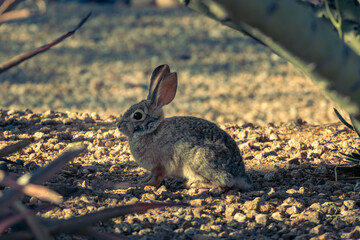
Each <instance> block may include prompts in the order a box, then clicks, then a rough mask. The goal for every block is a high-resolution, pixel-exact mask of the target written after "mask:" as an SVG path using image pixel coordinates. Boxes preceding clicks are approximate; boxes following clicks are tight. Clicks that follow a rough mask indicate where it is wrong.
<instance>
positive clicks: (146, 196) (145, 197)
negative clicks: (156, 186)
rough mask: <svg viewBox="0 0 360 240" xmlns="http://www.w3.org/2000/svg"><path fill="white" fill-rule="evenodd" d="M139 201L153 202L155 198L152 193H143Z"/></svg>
mask: <svg viewBox="0 0 360 240" xmlns="http://www.w3.org/2000/svg"><path fill="white" fill-rule="evenodd" d="M141 199H143V200H150V201H154V200H155V199H156V196H155V194H152V193H144V194H143V195H142V196H141Z"/></svg>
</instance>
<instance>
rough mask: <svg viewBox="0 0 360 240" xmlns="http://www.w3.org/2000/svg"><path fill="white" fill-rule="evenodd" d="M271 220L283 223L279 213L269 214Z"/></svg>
mask: <svg viewBox="0 0 360 240" xmlns="http://www.w3.org/2000/svg"><path fill="white" fill-rule="evenodd" d="M271 218H272V219H274V220H276V221H284V217H283V215H282V214H281V212H274V213H272V214H271Z"/></svg>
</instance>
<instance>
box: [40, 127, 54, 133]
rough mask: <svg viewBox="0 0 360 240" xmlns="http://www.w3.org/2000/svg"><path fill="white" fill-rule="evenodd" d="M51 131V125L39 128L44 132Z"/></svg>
mask: <svg viewBox="0 0 360 240" xmlns="http://www.w3.org/2000/svg"><path fill="white" fill-rule="evenodd" d="M50 131H51V129H50V128H49V127H42V128H40V130H39V132H42V133H49V132H50Z"/></svg>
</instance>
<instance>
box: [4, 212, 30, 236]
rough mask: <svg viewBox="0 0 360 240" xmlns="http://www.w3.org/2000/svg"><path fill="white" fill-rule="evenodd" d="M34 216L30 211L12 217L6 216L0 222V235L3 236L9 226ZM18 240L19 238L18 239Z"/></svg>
mask: <svg viewBox="0 0 360 240" xmlns="http://www.w3.org/2000/svg"><path fill="white" fill-rule="evenodd" d="M31 214H34V213H33V212H31V211H30V210H28V211H26V212H22V213H20V214H16V215H13V216H8V217H6V218H4V219H3V220H2V221H0V235H1V234H3V233H4V232H5V231H6V229H8V228H9V227H10V226H12V225H14V224H15V223H17V222H19V221H21V220H23V219H24V218H25V217H26V216H28V215H31ZM19 239H20V238H19Z"/></svg>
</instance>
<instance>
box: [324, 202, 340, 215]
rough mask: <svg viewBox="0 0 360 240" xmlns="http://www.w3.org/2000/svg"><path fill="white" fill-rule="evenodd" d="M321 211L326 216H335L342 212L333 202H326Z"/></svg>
mask: <svg viewBox="0 0 360 240" xmlns="http://www.w3.org/2000/svg"><path fill="white" fill-rule="evenodd" d="M321 211H322V212H323V213H325V214H329V215H334V214H337V213H338V212H340V208H339V207H338V206H336V204H335V203H333V202H324V203H323V204H321Z"/></svg>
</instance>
